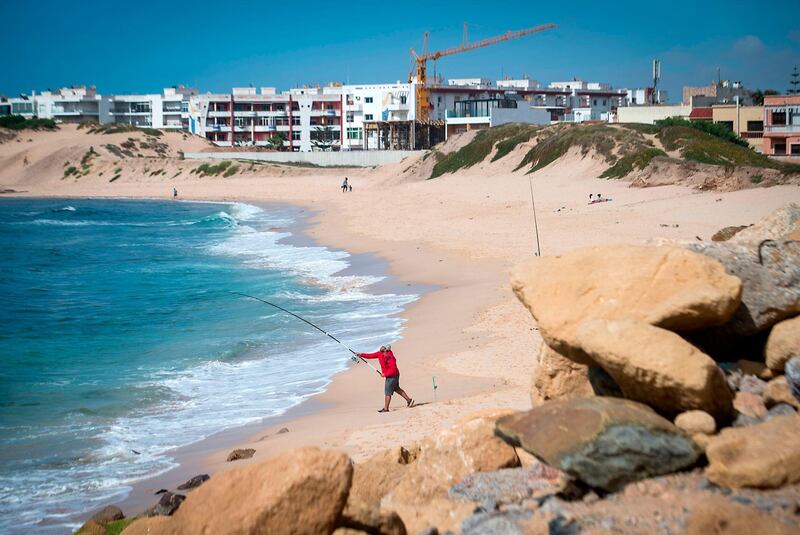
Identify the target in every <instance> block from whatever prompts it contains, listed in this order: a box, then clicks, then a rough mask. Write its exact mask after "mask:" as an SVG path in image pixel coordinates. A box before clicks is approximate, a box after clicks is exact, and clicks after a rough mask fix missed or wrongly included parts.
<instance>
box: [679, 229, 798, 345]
mask: <svg viewBox="0 0 800 535" xmlns="http://www.w3.org/2000/svg"><path fill="white" fill-rule="evenodd" d="M742 232H745V231H742ZM688 247H689V249H691V250H693V251H696V252H698V253H702V254H703V255H706V256H708V257H709V258H713V259H715V260H718V261H719V262H720V263H722V265H724V266H725V269H726V270H727V271H728V273H730V274H731V275H735V276H736V277H738V278H739V279H741V281H742V295H741V305H740V306H739V308H738V309H737V310H736V313H735V314H734V315H733V317H732V318H731V320H730V321H729V322H728V323H727V324H725V325H724V326H722V327H719V328H717V329H714V330H712V331H711V332H710V333H709V334H708V336H713V339H714V340H715V341H716V340H720V339H724V338H726V337H727V338H730V337H734V336H737V335H738V336H753V335H755V334H758V333H760V332H763V331H766V330H767V329H769V328H770V327H772V326H773V325H775V324H776V323H778V322H779V321H781V320H783V319H786V318H790V317H792V316H796V315H797V314H800V245H798V244H797V243H786V242H767V243H764V244H759V243H754V244H732V243H730V242H723V243H715V242H696V243H691V244H689V245H688ZM736 343H737V344H738V342H736Z"/></svg>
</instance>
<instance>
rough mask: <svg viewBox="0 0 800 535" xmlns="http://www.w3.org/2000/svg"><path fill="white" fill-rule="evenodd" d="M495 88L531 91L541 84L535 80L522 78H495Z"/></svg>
mask: <svg viewBox="0 0 800 535" xmlns="http://www.w3.org/2000/svg"><path fill="white" fill-rule="evenodd" d="M496 84H497V89H506V90H509V91H514V90H517V89H521V90H523V91H531V90H533V89H539V88H541V85H540V84H539V82H537V81H536V80H530V79H528V78H522V79H521V80H497V82H496Z"/></svg>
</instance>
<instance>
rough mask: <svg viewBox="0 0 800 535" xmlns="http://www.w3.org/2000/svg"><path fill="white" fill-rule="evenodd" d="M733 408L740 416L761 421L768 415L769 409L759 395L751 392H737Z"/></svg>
mask: <svg viewBox="0 0 800 535" xmlns="http://www.w3.org/2000/svg"><path fill="white" fill-rule="evenodd" d="M733 408H734V409H736V412H738V413H739V414H744V415H745V416H748V417H750V418H755V419H756V420H759V419H761V418H763V417H764V416H766V415H767V407H766V406H765V405H764V401H763V400H762V399H761V396H759V395H758V394H753V393H751V392H736V397H735V398H733Z"/></svg>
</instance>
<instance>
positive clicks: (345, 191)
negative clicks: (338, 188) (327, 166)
mask: <svg viewBox="0 0 800 535" xmlns="http://www.w3.org/2000/svg"><path fill="white" fill-rule="evenodd" d="M348 187H349V184H348V183H347V177H344V182H342V193H347V188H348Z"/></svg>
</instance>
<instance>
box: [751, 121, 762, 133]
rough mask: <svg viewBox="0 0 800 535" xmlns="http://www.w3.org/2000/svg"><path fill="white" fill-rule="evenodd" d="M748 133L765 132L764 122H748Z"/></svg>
mask: <svg viewBox="0 0 800 535" xmlns="http://www.w3.org/2000/svg"><path fill="white" fill-rule="evenodd" d="M747 131H748V132H763V131H764V121H747Z"/></svg>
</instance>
